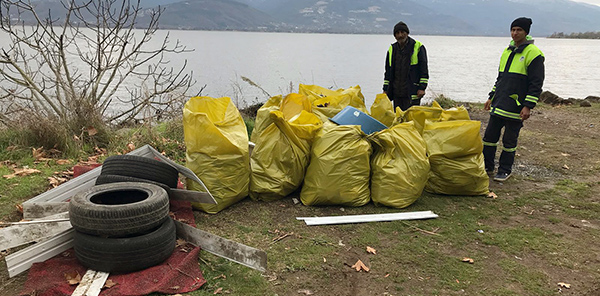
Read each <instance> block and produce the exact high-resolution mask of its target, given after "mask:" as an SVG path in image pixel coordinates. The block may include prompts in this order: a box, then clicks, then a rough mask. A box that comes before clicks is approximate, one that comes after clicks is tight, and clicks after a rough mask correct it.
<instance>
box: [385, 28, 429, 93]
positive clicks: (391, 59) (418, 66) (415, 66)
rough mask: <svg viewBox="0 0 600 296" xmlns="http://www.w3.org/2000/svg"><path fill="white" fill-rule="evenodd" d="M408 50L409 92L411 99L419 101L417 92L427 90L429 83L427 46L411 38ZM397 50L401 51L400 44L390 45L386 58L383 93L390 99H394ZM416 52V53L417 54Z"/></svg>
mask: <svg viewBox="0 0 600 296" xmlns="http://www.w3.org/2000/svg"><path fill="white" fill-rule="evenodd" d="M407 42H408V43H407V45H406V46H408V48H409V49H410V56H411V58H410V61H411V62H410V70H409V74H408V76H409V79H410V82H411V83H409V88H410V89H409V90H408V93H409V94H410V95H411V99H413V100H415V99H417V90H419V89H421V90H425V89H426V88H427V83H428V82H429V70H428V68H427V51H426V50H425V46H424V45H423V44H422V43H421V42H419V41H417V40H414V39H412V38H410V37H408V41H407ZM395 50H400V44H398V42H395V43H393V44H392V45H390V48H389V49H388V52H387V55H386V58H385V74H384V77H383V91H385V92H387V95H388V98H390V99H392V98H393V97H394V89H393V87H392V84H393V83H392V82H393V81H394V65H395V64H396V58H395V55H394V51H395ZM415 50H416V52H415ZM407 66H409V65H407Z"/></svg>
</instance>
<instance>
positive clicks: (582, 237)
mask: <svg viewBox="0 0 600 296" xmlns="http://www.w3.org/2000/svg"><path fill="white" fill-rule="evenodd" d="M487 116H488V115H487V114H486V113H485V112H484V111H483V110H481V106H480V105H478V106H473V107H472V108H471V117H472V119H475V120H481V121H482V123H483V124H482V125H483V127H485V124H486V122H487ZM130 138H131V137H130ZM599 139H600V108H599V107H598V106H594V107H592V108H580V107H575V106H569V107H549V106H540V107H539V108H536V109H535V110H534V113H533V115H532V117H531V119H530V120H528V121H527V122H526V123H525V127H524V129H523V130H522V133H521V137H520V143H519V150H518V151H517V153H518V154H517V159H516V163H515V173H514V175H513V177H511V179H509V180H508V181H507V182H504V183H497V182H493V181H491V182H490V190H491V191H493V192H494V193H495V194H496V195H497V196H498V197H497V198H495V199H494V198H487V197H463V196H437V195H432V194H427V193H424V194H423V196H422V197H421V198H420V199H419V200H417V202H416V203H415V204H413V205H411V206H410V207H408V208H406V209H402V210H397V209H391V208H385V207H376V206H374V205H373V204H368V205H366V206H363V207H359V208H341V207H307V206H303V205H302V204H295V203H294V202H293V196H290V197H288V198H286V199H283V200H280V201H276V202H270V203H265V202H255V201H252V200H250V199H245V200H243V201H242V202H240V203H238V204H235V205H233V206H232V207H231V208H229V209H227V210H224V211H223V212H221V213H219V214H216V215H209V214H205V213H202V212H195V215H196V222H197V225H198V228H200V229H203V230H205V231H209V232H211V233H214V234H217V235H220V236H223V237H226V238H229V239H232V240H234V241H237V242H240V243H244V244H246V245H249V246H252V247H256V248H259V249H262V250H264V251H266V252H267V254H268V272H266V273H264V274H261V273H259V272H257V271H254V270H251V269H249V268H246V267H243V266H241V265H238V264H235V263H232V262H229V261H227V260H224V259H221V258H218V257H215V256H212V255H210V254H208V253H206V252H202V253H201V255H200V258H199V265H200V268H201V269H202V271H203V273H204V276H205V278H206V279H207V281H208V282H207V284H205V285H204V286H203V288H202V289H200V290H199V291H195V292H192V293H189V294H188V295H213V294H214V293H215V292H219V293H221V294H230V295H311V294H312V295H503V296H504V295H540V296H542V295H544V296H545V295H559V294H560V295H589V296H594V295H600V218H599V216H598V213H600V197H598V194H597V192H598V191H599V190H600V182H599V180H600V145H599V144H600V140H599ZM146 140H147V139H146ZM157 143H165V142H164V141H158V142H157ZM166 143H168V145H170V146H166V147H167V149H172V150H177V149H180V148H181V145H180V139H170V140H168V141H167V142H166ZM169 147H170V148H169ZM177 147H179V148H177ZM2 148H5V147H2ZM113 150H115V151H116V150H117V149H113ZM6 153H7V152H4V154H2V155H3V158H2V160H3V162H2V165H0V173H1V174H2V175H6V174H10V173H12V172H13V171H12V167H13V166H16V167H22V166H25V165H27V166H29V167H31V168H36V169H38V170H40V171H41V172H40V173H36V174H33V175H30V176H25V177H17V178H13V179H6V178H1V179H0V217H1V219H2V220H3V221H8V220H11V221H15V220H19V219H20V217H19V214H18V212H17V211H16V209H15V205H17V204H19V203H21V202H23V201H25V200H27V199H29V198H31V197H32V196H34V195H36V194H38V193H40V192H43V191H44V190H46V189H47V188H48V181H47V179H46V178H47V177H49V176H52V175H53V172H54V171H61V170H64V169H67V168H69V167H71V166H72V165H73V164H70V165H69V164H65V165H57V164H56V161H55V160H51V161H46V162H41V163H39V162H38V163H36V162H35V161H34V160H33V158H31V157H30V156H27V155H30V154H29V153H27V152H21V153H20V154H19V153H17V152H12V154H10V153H9V154H6ZM170 157H173V158H174V159H177V160H178V161H182V158H181V154H180V153H173V154H172V155H171V156H170ZM423 210H431V211H433V212H435V213H436V214H438V215H439V218H437V219H431V220H419V221H395V222H379V223H364V224H347V225H329V226H306V225H305V224H304V222H302V221H299V220H296V219H295V217H301V216H303V217H304V216H329V215H352V214H375V213H392V212H407V211H423ZM367 247H371V248H374V249H375V250H376V254H372V253H369V252H367V250H366V249H367ZM12 251H13V250H10V251H8V252H4V253H3V254H2V257H3V256H5V255H6V254H8V253H10V252H12ZM463 258H470V259H472V260H473V263H468V262H463ZM357 260H361V261H362V262H363V263H364V264H365V265H366V266H367V267H368V268H369V269H370V271H369V272H365V271H361V272H357V271H356V270H355V269H353V268H351V266H352V265H354V264H355V263H356V262H357ZM25 280H26V275H21V276H18V277H16V278H14V279H8V276H7V273H6V267H5V266H1V267H0V295H16V294H18V291H20V287H21V286H22V284H23V282H24V281H25ZM559 283H563V284H564V285H561V284H559ZM566 285H570V288H566V287H565V286H566ZM157 295H158V294H157Z"/></svg>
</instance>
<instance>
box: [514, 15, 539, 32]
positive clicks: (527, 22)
mask: <svg viewBox="0 0 600 296" xmlns="http://www.w3.org/2000/svg"><path fill="white" fill-rule="evenodd" d="M532 23H533V22H532V21H531V19H530V18H528V17H520V18H518V19H516V20H514V21H513V22H512V23H511V24H510V29H511V30H512V28H513V27H521V28H522V29H523V30H524V31H525V33H527V34H529V29H530V28H531V24H532Z"/></svg>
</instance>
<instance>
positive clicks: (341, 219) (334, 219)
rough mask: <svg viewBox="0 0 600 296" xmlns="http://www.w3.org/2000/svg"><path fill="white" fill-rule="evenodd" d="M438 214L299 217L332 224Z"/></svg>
mask: <svg viewBox="0 0 600 296" xmlns="http://www.w3.org/2000/svg"><path fill="white" fill-rule="evenodd" d="M437 217H438V215H436V214H435V213H433V212H432V211H420V212H405V213H388V214H371V215H348V216H327V217H297V218H296V219H298V220H304V222H305V223H306V225H330V224H346V223H365V222H385V221H397V220H417V219H432V218H437Z"/></svg>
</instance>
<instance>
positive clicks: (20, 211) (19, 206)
mask: <svg viewBox="0 0 600 296" xmlns="http://www.w3.org/2000/svg"><path fill="white" fill-rule="evenodd" d="M15 208H17V212H19V213H21V214H23V205H20V204H19V205H15Z"/></svg>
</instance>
